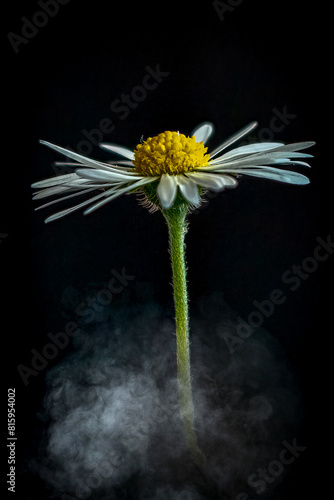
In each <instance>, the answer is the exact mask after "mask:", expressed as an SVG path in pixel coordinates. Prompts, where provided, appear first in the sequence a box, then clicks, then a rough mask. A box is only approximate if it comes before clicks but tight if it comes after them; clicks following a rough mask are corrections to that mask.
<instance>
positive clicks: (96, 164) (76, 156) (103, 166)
mask: <svg viewBox="0 0 334 500" xmlns="http://www.w3.org/2000/svg"><path fill="white" fill-rule="evenodd" d="M39 142H40V143H41V144H44V145H45V146H48V147H49V148H51V149H54V150H55V151H57V152H58V153H61V154H63V155H65V156H67V157H68V158H72V160H76V161H78V162H79V163H82V164H83V165H86V166H87V167H93V168H96V167H98V168H101V169H103V170H104V169H106V170H109V169H110V168H111V167H109V165H106V164H105V163H102V162H100V161H96V160H92V159H91V158H88V157H87V156H83V155H80V154H79V153H75V152H74V151H71V150H70V149H66V148H62V147H61V146H56V144H52V143H51V142H47V141H39Z"/></svg>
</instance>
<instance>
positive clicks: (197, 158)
mask: <svg viewBox="0 0 334 500" xmlns="http://www.w3.org/2000/svg"><path fill="white" fill-rule="evenodd" d="M256 126H257V123H256V122H252V123H250V124H249V125H247V126H246V127H244V128H243V129H242V130H240V131H239V132H238V133H236V134H235V135H233V136H232V137H230V138H229V139H227V140H226V141H224V142H223V143H222V144H220V146H218V147H217V148H215V149H214V150H213V151H211V152H210V153H208V152H207V150H208V148H207V147H206V146H205V143H206V141H207V140H208V139H209V138H210V137H211V135H212V134H213V130H214V128H213V125H212V124H211V123H209V122H206V123H203V124H201V125H199V126H198V127H197V128H196V129H195V130H194V131H193V132H192V134H191V136H188V137H187V136H185V135H184V134H180V133H179V132H170V131H167V132H163V133H161V134H159V135H157V136H155V137H149V138H148V139H147V140H145V141H142V142H141V143H140V144H138V145H137V146H136V148H135V149H134V151H132V150H130V149H127V148H124V147H123V146H118V145H115V144H107V143H102V144H100V146H101V147H102V148H104V149H106V150H107V151H110V152H111V153H114V154H117V155H118V156H122V157H123V158H125V159H123V160H121V161H116V162H111V163H105V162H101V161H97V160H92V159H90V158H87V157H86V156H83V155H81V154H78V153H76V152H74V151H71V150H69V149H65V148H62V147H60V146H56V145H54V144H51V143H49V142H45V141H41V143H42V144H45V145H46V146H48V147H50V148H52V149H54V150H55V151H57V152H58V153H62V154H63V155H65V156H66V157H67V158H70V159H72V160H74V162H63V163H58V164H59V165H63V166H68V167H71V168H72V169H73V172H72V173H69V174H65V175H59V176H56V177H53V178H51V179H46V180H43V181H39V182H36V183H35V184H33V185H32V187H33V188H37V189H38V191H37V192H36V193H35V195H34V199H43V198H46V197H49V196H57V195H61V197H60V198H55V199H53V200H52V201H49V202H47V203H46V204H44V205H42V206H41V207H39V208H43V207H47V206H50V205H53V204H55V203H58V202H60V201H66V200H69V199H71V198H74V197H76V196H80V195H85V194H89V195H92V196H90V197H88V198H86V199H85V201H83V202H81V203H79V204H77V205H74V206H73V207H71V208H66V209H64V210H61V211H60V212H57V213H55V214H54V215H51V216H50V217H48V218H47V219H46V221H45V222H51V221H53V220H56V219H59V218H61V217H63V216H65V215H67V214H70V213H72V212H74V211H76V210H79V209H81V208H84V214H89V213H91V212H93V211H94V210H96V209H97V208H100V207H101V206H103V205H105V204H106V203H109V201H111V200H113V199H115V198H117V197H118V196H121V195H122V194H126V193H138V191H141V192H143V193H144V195H145V199H146V202H147V204H148V205H149V206H150V208H152V207H155V208H160V209H161V211H162V214H163V216H164V218H165V220H166V222H167V226H168V235H169V250H170V258H171V267H172V274H173V293H174V306H175V326H176V346H177V348H176V357H177V372H178V387H179V401H180V410H181V415H182V420H183V425H184V435H185V440H186V443H187V446H188V449H189V451H190V453H191V455H192V457H193V459H194V461H195V462H196V463H197V464H198V465H199V466H202V465H204V463H205V457H204V455H203V454H202V452H201V450H200V449H199V447H198V444H197V436H196V432H195V425H194V409H193V401H192V387H191V371H190V348H189V346H190V342H189V317H188V292H187V276H186V269H187V268H186V259H185V234H186V232H187V228H188V224H187V223H186V217H187V216H188V214H189V211H190V209H191V208H192V207H196V206H198V205H199V204H200V202H201V195H202V194H203V192H204V191H205V190H207V189H209V190H214V191H222V190H224V189H226V188H234V187H236V186H237V185H238V180H237V179H238V177H240V175H249V176H253V177H260V178H265V179H271V180H274V181H280V182H287V183H290V184H308V183H309V179H308V178H307V177H306V176H305V175H303V174H300V173H298V172H294V171H292V170H286V169H281V168H277V167H278V166H279V165H287V167H291V166H295V165H297V166H303V167H309V165H308V163H305V162H304V161H300V159H303V158H307V157H310V156H311V155H309V154H306V153H301V152H300V151H301V150H303V149H306V148H308V147H310V146H312V145H313V144H314V142H298V143H295V144H288V145H285V144H283V143H280V142H264V143H258V144H248V145H246V146H241V147H238V148H236V149H230V150H229V151H227V152H226V151H225V150H226V149H227V148H229V147H230V146H232V144H234V143H235V142H236V141H238V140H240V139H242V138H243V137H245V136H246V135H247V134H248V133H249V132H251V131H252V130H253V129H254V128H255V127H256ZM96 191H98V193H97V194H96Z"/></svg>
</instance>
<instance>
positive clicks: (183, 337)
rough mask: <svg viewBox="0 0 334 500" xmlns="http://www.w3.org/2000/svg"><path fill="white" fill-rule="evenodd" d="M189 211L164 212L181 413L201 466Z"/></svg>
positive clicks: (178, 208) (179, 208)
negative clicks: (188, 255)
mask: <svg viewBox="0 0 334 500" xmlns="http://www.w3.org/2000/svg"><path fill="white" fill-rule="evenodd" d="M187 213H188V205H187V204H186V203H182V204H177V205H176V204H175V205H174V206H173V207H172V208H171V209H169V210H164V211H163V215H164V217H165V219H166V221H167V225H168V231H169V249H170V256H171V264H172V272H173V289H174V306H175V323H176V345H177V373H178V388H179V399H180V409H181V416H182V420H183V426H184V433H185V439H186V443H187V446H188V448H189V451H190V453H191V455H192V457H193V459H194V461H195V463H196V464H197V465H204V463H205V457H204V455H203V454H202V452H201V451H200V449H199V448H198V445H197V438H196V433H195V430H194V408H193V400H192V390H191V372H190V350H189V318H188V293H187V278H186V263H185V244H184V238H185V235H186V232H187V225H186V215H187Z"/></svg>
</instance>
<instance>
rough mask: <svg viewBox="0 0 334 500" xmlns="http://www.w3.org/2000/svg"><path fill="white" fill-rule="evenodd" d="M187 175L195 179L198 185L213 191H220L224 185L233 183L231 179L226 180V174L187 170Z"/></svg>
mask: <svg viewBox="0 0 334 500" xmlns="http://www.w3.org/2000/svg"><path fill="white" fill-rule="evenodd" d="M187 177H189V178H190V179H192V180H193V181H195V182H196V184H198V185H199V186H202V187H205V188H208V189H213V190H215V191H220V190H222V189H224V188H225V187H226V186H232V185H234V183H233V181H231V182H229V181H227V178H228V176H226V175H218V174H211V173H205V172H187ZM235 182H236V181H235ZM235 185H236V184H235Z"/></svg>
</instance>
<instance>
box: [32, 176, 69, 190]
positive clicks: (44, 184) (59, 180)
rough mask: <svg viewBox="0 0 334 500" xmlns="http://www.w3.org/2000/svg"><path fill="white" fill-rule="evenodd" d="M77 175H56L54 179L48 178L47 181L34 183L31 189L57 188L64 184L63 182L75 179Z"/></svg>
mask: <svg viewBox="0 0 334 500" xmlns="http://www.w3.org/2000/svg"><path fill="white" fill-rule="evenodd" d="M77 178H78V176H77V174H64V175H57V176H55V177H50V178H49V179H45V180H43V181H38V182H34V184H31V187H32V188H34V189H35V188H46V187H51V186H58V185H60V184H64V183H65V182H68V181H71V180H74V179H77Z"/></svg>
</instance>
